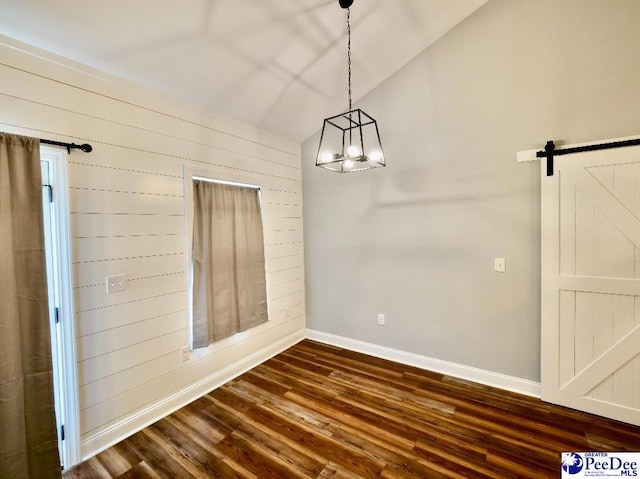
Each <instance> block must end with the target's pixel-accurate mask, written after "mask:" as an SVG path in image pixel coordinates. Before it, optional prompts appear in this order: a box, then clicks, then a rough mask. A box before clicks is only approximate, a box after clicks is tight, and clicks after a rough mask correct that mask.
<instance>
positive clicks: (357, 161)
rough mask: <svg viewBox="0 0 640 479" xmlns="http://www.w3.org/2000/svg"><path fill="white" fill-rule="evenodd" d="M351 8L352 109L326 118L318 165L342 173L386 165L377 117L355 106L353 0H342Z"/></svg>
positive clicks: (349, 40) (319, 148)
mask: <svg viewBox="0 0 640 479" xmlns="http://www.w3.org/2000/svg"><path fill="white" fill-rule="evenodd" d="M338 3H339V4H340V7H342V8H343V9H346V10H347V68H348V72H349V73H348V78H349V79H348V88H349V108H348V109H347V111H346V112H345V113H340V114H339V115H335V116H331V117H329V118H325V120H324V123H323V125H322V133H321V134H320V146H319V147H318V155H317V156H316V166H319V167H321V168H326V169H327V170H332V171H337V172H338V173H351V172H353V171H362V170H369V169H371V168H380V167H383V166H386V163H385V159H384V153H383V152H382V144H381V142H380V133H379V132H378V124H377V123H376V120H374V119H373V118H371V117H370V116H369V115H367V114H366V113H365V112H364V111H362V110H361V109H360V108H356V109H352V107H351V19H350V17H351V11H350V8H349V7H351V5H352V4H353V0H338Z"/></svg>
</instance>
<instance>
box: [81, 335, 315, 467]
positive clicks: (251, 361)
mask: <svg viewBox="0 0 640 479" xmlns="http://www.w3.org/2000/svg"><path fill="white" fill-rule="evenodd" d="M304 338H305V330H304V329H300V330H298V331H295V332H294V333H292V334H290V335H288V336H286V337H284V338H282V339H280V340H278V341H277V342H275V343H274V344H271V345H269V346H267V347H265V348H263V349H261V350H259V351H256V352H255V353H253V354H251V355H249V356H247V357H246V358H244V359H242V360H241V361H238V362H237V363H234V364H232V365H230V366H228V367H226V368H224V369H222V370H220V371H216V372H215V373H213V374H211V375H210V376H208V377H206V378H204V379H202V380H200V381H198V382H197V383H194V384H192V385H191V386H189V387H187V388H185V389H182V390H180V391H178V392H176V393H175V394H172V395H171V396H168V397H166V398H164V399H162V400H160V401H158V402H156V403H153V404H151V405H150V406H148V407H146V408H144V409H142V410H140V411H138V412H137V413H135V414H133V415H131V416H128V417H126V418H125V419H123V420H122V421H119V422H117V423H115V424H113V425H111V426H109V427H108V428H106V429H104V430H101V431H100V432H98V433H96V434H94V435H91V436H88V437H87V438H85V439H84V440H83V441H82V443H81V448H82V460H83V461H86V460H87V459H89V458H91V457H93V456H95V455H96V454H98V453H100V452H102V451H104V450H105V449H107V448H109V447H111V446H113V445H114V444H117V443H118V442H120V441H122V440H123V439H126V438H127V437H129V436H131V435H132V434H134V433H136V432H138V431H140V430H141V429H144V428H145V427H147V426H149V425H150V424H153V423H154V422H156V421H158V420H160V419H162V418H163V417H165V416H167V415H169V414H171V413H173V412H174V411H177V410H178V409H180V408H181V407H184V406H186V405H187V404H189V403H190V402H193V401H195V400H196V399H198V398H200V397H202V396H203V395H205V394H207V393H209V392H211V391H213V390H214V389H216V388H217V387H219V386H221V385H223V384H224V383H226V382H228V381H230V380H232V379H234V378H236V377H238V376H240V375H241V374H243V373H245V372H247V371H249V370H250V369H252V368H254V367H256V366H258V365H259V364H261V363H263V362H264V361H266V360H268V359H270V358H272V357H273V356H275V355H276V354H279V353H281V352H282V351H284V350H285V349H288V348H290V347H291V346H293V345H294V344H296V343H298V342H300V341H302V340H303V339H304Z"/></svg>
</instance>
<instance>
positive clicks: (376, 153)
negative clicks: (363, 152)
mask: <svg viewBox="0 0 640 479" xmlns="http://www.w3.org/2000/svg"><path fill="white" fill-rule="evenodd" d="M369 158H370V159H371V161H380V160H381V159H382V152H381V151H380V150H373V151H372V152H371V154H370V155H369Z"/></svg>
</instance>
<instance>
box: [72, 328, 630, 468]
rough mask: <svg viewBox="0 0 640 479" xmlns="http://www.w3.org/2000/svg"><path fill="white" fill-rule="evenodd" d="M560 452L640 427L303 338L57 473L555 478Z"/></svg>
mask: <svg viewBox="0 0 640 479" xmlns="http://www.w3.org/2000/svg"><path fill="white" fill-rule="evenodd" d="M562 451H640V428H638V427H633V426H629V425H626V424H623V423H619V422H615V421H611V420H607V419H603V418H600V417H596V416H592V415H589V414H584V413H580V412H576V411H573V410H570V409H565V408H561V407H557V406H552V405H549V404H545V403H543V402H541V401H540V400H537V399H534V398H530V397H526V396H522V395H518V394H514V393H510V392H506V391H503V390H500V389H495V388H491V387H488V386H483V385H478V384H474V383H470V382H467V381H462V380H458V379H455V378H451V377H448V376H443V375H441V374H436V373H432V372H429V371H424V370H421V369H417V368H413V367H410V366H405V365H401V364H397V363H393V362H389V361H385V360H381V359H377V358H373V357H370V356H366V355H363V354H359V353H354V352H351V351H347V350H343V349H340V348H335V347H331V346H327V345H323V344H320V343H315V342H313V341H309V340H305V341H303V342H301V343H299V344H297V345H296V346H294V347H292V348H290V349H288V350H287V351H285V352H283V353H281V354H279V355H278V356H276V357H274V358H272V359H271V360H269V361H267V362H265V363H264V364H262V365H260V366H258V367H256V368H254V369H252V370H251V371H249V372H247V373H245V374H243V375H242V376H240V377H238V378H236V379H235V380H233V381H231V382H229V383H228V384H226V385H224V386H223V387H220V388H218V389H217V390H215V391H213V392H212V393H210V394H208V395H206V396H204V397H202V398H200V399H198V400H197V401H195V402H193V403H191V404H189V405H188V406H186V407H184V408H183V409H181V410H179V411H177V412H176V413H174V414H172V415H170V416H168V417H166V418H164V419H162V420H160V421H158V422H156V423H155V424H153V425H151V426H149V427H148V428H146V429H144V430H143V431H141V432H139V433H137V434H135V435H133V436H131V437H130V438H128V439H126V440H124V441H122V442H121V443H119V444H117V445H115V446H113V447H112V448H110V449H108V450H106V451H104V452H102V453H101V454H99V455H97V456H96V457H93V458H91V459H90V460H88V461H86V462H85V463H83V464H80V465H79V466H77V467H75V468H74V469H72V470H70V471H68V472H67V473H66V474H65V476H64V477H65V478H66V479H80V478H123V479H124V478H169V479H176V478H177V479H182V478H185V479H188V478H202V479H204V478H265V479H283V478H322V479H327V478H337V479H340V478H345V479H348V478H385V479H390V478H398V479H400V478H402V479H418V478H420V479H424V478H460V477H478V478H511V477H517V478H520V477H523V478H525V477H531V478H544V477H552V478H554V477H559V476H560V453H561V452H562Z"/></svg>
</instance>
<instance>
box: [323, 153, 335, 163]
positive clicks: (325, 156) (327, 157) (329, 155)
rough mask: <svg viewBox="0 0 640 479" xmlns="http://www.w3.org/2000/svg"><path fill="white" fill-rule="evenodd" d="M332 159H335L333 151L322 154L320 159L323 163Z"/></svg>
mask: <svg viewBox="0 0 640 479" xmlns="http://www.w3.org/2000/svg"><path fill="white" fill-rule="evenodd" d="M331 160H333V155H332V154H331V153H329V152H328V151H325V152H324V153H323V154H322V155H321V156H320V161H321V162H322V163H329V162H330V161H331Z"/></svg>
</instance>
